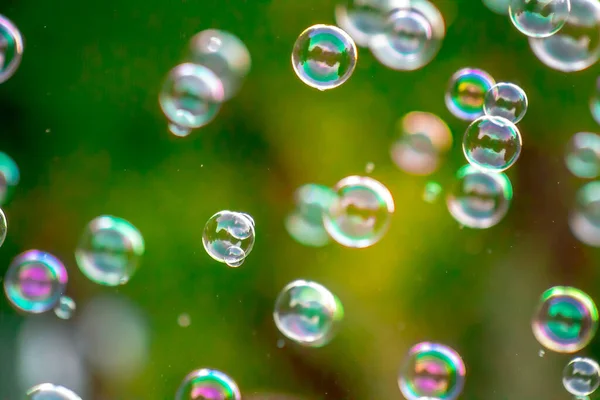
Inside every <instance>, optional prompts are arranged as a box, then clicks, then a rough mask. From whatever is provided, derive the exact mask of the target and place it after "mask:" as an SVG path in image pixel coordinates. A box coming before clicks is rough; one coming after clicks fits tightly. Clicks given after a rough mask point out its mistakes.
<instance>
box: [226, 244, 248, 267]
mask: <svg viewBox="0 0 600 400" xmlns="http://www.w3.org/2000/svg"><path fill="white" fill-rule="evenodd" d="M245 258H246V253H245V252H244V250H242V249H241V248H240V247H238V246H230V247H229V248H228V249H227V252H226V254H225V257H224V258H223V261H224V262H225V264H227V265H228V266H230V267H233V268H235V267H239V266H241V265H242V264H243V263H244V259H245Z"/></svg>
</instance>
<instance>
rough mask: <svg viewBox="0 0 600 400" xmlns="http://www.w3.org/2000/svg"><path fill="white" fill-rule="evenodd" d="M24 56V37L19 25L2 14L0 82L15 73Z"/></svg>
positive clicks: (0, 20) (0, 22)
mask: <svg viewBox="0 0 600 400" xmlns="http://www.w3.org/2000/svg"><path fill="white" fill-rule="evenodd" d="M22 57H23V38H22V37H21V32H19V30H18V29H17V27H16V26H15V25H14V24H13V23H12V22H11V21H10V20H9V19H8V18H6V17H5V16H3V15H0V83H2V82H6V81H7V80H8V79H9V78H10V77H11V76H13V75H14V74H15V72H16V71H17V69H18V68H19V64H21V58H22Z"/></svg>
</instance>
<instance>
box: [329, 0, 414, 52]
mask: <svg viewBox="0 0 600 400" xmlns="http://www.w3.org/2000/svg"><path fill="white" fill-rule="evenodd" d="M406 1H408V0H406ZM389 3H390V0H346V1H344V2H342V3H341V4H338V5H336V7H335V23H336V24H337V25H338V26H339V27H340V28H342V29H343V30H344V31H346V32H347V33H348V35H350V37H351V38H352V39H354V41H355V42H356V44H357V45H358V46H362V47H367V46H368V45H369V42H370V40H371V38H372V37H373V35H375V34H377V33H380V32H382V31H383V26H384V24H385V16H386V15H387V13H388V12H389V11H391V10H390V5H389Z"/></svg>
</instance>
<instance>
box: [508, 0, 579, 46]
mask: <svg viewBox="0 0 600 400" xmlns="http://www.w3.org/2000/svg"><path fill="white" fill-rule="evenodd" d="M570 12H571V1H570V0H512V1H511V2H510V5H509V9H508V13H509V15H510V20H511V21H512V23H513V25H514V26H515V27H516V28H517V29H518V30H519V31H521V32H522V33H524V34H525V35H527V36H529V37H535V38H545V37H548V36H552V35H554V34H555V33H556V32H558V31H559V30H560V29H561V28H562V27H563V26H564V25H565V23H566V22H567V18H568V17H569V13H570Z"/></svg>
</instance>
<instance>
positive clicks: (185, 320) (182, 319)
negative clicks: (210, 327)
mask: <svg viewBox="0 0 600 400" xmlns="http://www.w3.org/2000/svg"><path fill="white" fill-rule="evenodd" d="M191 323H192V319H191V318H190V315H189V314H188V313H183V314H179V316H178V317H177V324H178V325H179V326H180V327H182V328H187V327H188V326H190V324H191Z"/></svg>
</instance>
